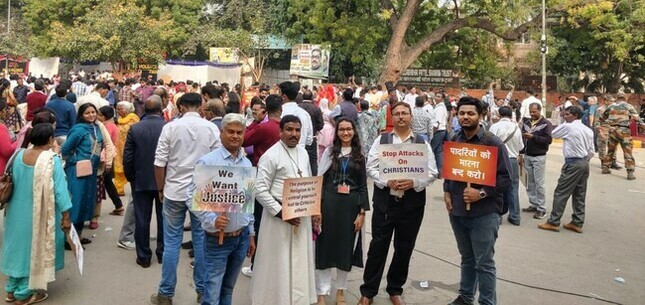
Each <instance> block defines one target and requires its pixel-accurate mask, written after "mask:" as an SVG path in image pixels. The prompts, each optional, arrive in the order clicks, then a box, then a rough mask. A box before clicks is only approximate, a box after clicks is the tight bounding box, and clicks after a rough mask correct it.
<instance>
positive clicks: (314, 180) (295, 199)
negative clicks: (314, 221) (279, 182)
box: [282, 176, 323, 220]
mask: <svg viewBox="0 0 645 305" xmlns="http://www.w3.org/2000/svg"><path fill="white" fill-rule="evenodd" d="M322 183H323V177H322V176H315V177H307V178H293V179H285V180H284V188H283V190H282V219H283V220H289V219H294V218H299V217H307V216H314V215H320V199H321V197H322Z"/></svg>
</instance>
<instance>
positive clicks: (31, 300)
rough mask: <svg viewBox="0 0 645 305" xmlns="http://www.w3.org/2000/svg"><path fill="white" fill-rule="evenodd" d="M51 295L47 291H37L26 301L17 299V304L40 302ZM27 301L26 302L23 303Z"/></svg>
mask: <svg viewBox="0 0 645 305" xmlns="http://www.w3.org/2000/svg"><path fill="white" fill-rule="evenodd" d="M48 297H49V295H48V294H47V293H45V292H36V293H34V294H32V295H31V296H30V297H29V298H27V299H26V300H24V301H16V305H29V304H36V303H40V302H42V301H44V300H47V298H48ZM23 302H25V303H23Z"/></svg>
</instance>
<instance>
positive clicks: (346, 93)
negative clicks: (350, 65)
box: [343, 88, 354, 101]
mask: <svg viewBox="0 0 645 305" xmlns="http://www.w3.org/2000/svg"><path fill="white" fill-rule="evenodd" d="M352 97H354V90H352V89H350V88H347V89H345V91H343V100H345V101H351V100H352Z"/></svg>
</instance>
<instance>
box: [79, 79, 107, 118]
mask: <svg viewBox="0 0 645 305" xmlns="http://www.w3.org/2000/svg"><path fill="white" fill-rule="evenodd" d="M109 91H110V86H109V85H108V84H107V83H98V84H96V86H95V87H94V91H92V93H90V94H86V95H83V96H80V97H78V99H77V100H76V103H75V104H74V107H76V111H78V108H79V107H81V105H83V104H86V103H92V104H94V106H95V107H96V109H101V107H103V106H110V102H108V101H107V100H106V99H105V97H106V96H107V94H108V92H109Z"/></svg>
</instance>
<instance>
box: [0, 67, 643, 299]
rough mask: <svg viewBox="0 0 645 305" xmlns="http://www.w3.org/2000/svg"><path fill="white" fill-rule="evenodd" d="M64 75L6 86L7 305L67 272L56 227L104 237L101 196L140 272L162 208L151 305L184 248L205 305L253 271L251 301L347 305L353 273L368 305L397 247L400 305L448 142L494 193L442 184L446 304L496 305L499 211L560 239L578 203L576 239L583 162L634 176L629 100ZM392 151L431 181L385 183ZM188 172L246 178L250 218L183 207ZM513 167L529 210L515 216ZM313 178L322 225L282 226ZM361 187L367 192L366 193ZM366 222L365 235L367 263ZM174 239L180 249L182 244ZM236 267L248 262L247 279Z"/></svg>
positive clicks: (1, 105)
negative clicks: (456, 265)
mask: <svg viewBox="0 0 645 305" xmlns="http://www.w3.org/2000/svg"><path fill="white" fill-rule="evenodd" d="M90 75H91V76H90ZM70 76H71V79H69V80H68V79H61V78H60V77H54V79H53V81H50V80H43V79H31V78H27V79H24V78H22V77H18V76H15V77H12V80H11V81H10V80H6V79H2V80H0V96H1V97H2V99H0V175H2V174H4V173H5V169H6V171H7V172H8V173H10V174H11V175H12V176H11V179H12V181H13V183H14V191H13V195H12V197H11V199H10V201H9V202H8V203H7V205H6V214H5V215H6V217H5V232H4V236H5V237H4V243H3V245H2V254H3V256H2V257H3V259H2V262H1V264H0V268H1V271H2V272H3V273H5V274H6V275H7V276H8V282H7V285H6V286H5V289H6V292H7V296H6V300H7V301H8V302H15V304H19V305H24V304H33V303H37V302H40V301H43V300H45V299H47V297H48V295H47V293H46V288H47V283H48V282H51V281H53V279H54V272H55V271H56V270H59V269H61V268H62V267H63V261H64V260H63V257H64V250H63V249H67V250H71V249H72V246H71V245H70V244H68V243H67V242H66V241H65V237H64V236H65V233H67V232H69V230H70V229H71V227H72V226H73V227H74V229H75V230H76V232H77V233H78V234H79V236H80V242H81V244H83V245H86V246H87V245H88V244H90V243H91V242H92V241H91V240H90V239H88V238H85V237H83V231H84V229H85V226H86V224H87V225H88V229H90V230H95V229H97V228H98V227H99V224H100V217H101V215H100V211H101V203H102V201H103V200H105V199H106V198H107V197H109V198H110V199H111V201H112V204H113V205H114V209H113V210H112V212H110V215H114V216H124V221H123V227H122V229H121V232H120V236H119V239H118V241H117V245H118V247H120V248H123V249H127V250H135V252H136V263H137V264H138V265H139V266H141V267H142V268H148V267H150V266H151V264H152V261H153V251H152V249H151V246H150V223H151V219H152V213H153V210H154V212H155V214H156V223H157V239H156V247H155V252H154V254H155V256H156V259H157V262H158V263H159V264H161V265H162V267H161V270H162V272H161V279H160V283H159V289H158V291H157V293H155V294H154V295H152V296H151V298H150V302H151V303H152V304H162V305H167V304H172V303H173V297H174V295H175V288H176V285H177V267H178V264H179V253H180V249H182V248H188V249H190V250H191V256H192V257H194V261H193V262H191V266H193V268H194V271H193V281H194V288H195V292H196V301H197V303H199V304H203V305H214V304H233V303H234V302H233V300H232V297H233V290H234V287H235V283H236V281H237V278H238V275H239V274H243V275H246V276H250V277H252V287H253V289H252V303H253V304H257V305H263V304H267V305H269V304H298V305H299V304H303V305H304V304H313V303H316V304H319V305H322V304H326V302H327V301H328V300H329V299H330V298H331V295H332V292H333V291H332V287H334V288H335V289H336V291H335V297H334V300H335V302H336V304H346V300H345V291H346V290H347V289H348V286H347V276H348V273H349V272H350V271H351V270H352V268H353V267H359V268H364V270H363V284H362V285H361V286H360V295H361V298H360V300H359V302H358V304H359V305H368V304H370V303H371V302H372V299H373V298H374V297H375V296H376V295H377V294H378V293H379V286H380V283H381V279H382V278H383V273H384V271H385V267H386V265H387V259H388V251H389V248H390V244H391V243H392V240H393V245H394V255H393V257H392V259H391V262H390V265H389V269H388V271H387V276H386V279H387V286H386V291H387V293H388V294H389V296H390V300H391V301H392V304H395V305H399V304H405V302H404V300H403V299H402V295H403V286H404V284H405V283H406V281H407V277H408V270H409V267H410V259H411V256H412V252H413V249H414V247H415V243H416V240H417V237H418V235H419V230H420V227H421V223H422V221H423V217H424V211H425V204H426V202H427V200H426V188H427V187H428V186H429V185H430V184H432V183H433V182H434V181H436V180H437V179H442V175H441V173H442V169H443V158H444V157H443V145H444V143H445V142H446V141H451V142H458V143H468V144H476V145H486V146H493V147H496V148H497V150H498V151H499V155H498V158H497V164H496V168H497V174H496V186H494V187H491V186H484V185H477V184H472V185H471V184H466V183H465V182H459V181H454V180H448V179H444V181H443V187H442V188H443V191H444V196H443V197H444V203H445V205H446V210H447V212H448V214H449V218H450V224H451V226H452V229H453V232H454V235H455V239H456V241H457V247H458V250H459V253H460V255H461V269H462V270H461V281H460V289H459V291H458V293H459V294H458V296H457V297H456V299H455V300H454V301H453V302H451V303H450V304H451V305H468V304H473V303H474V302H475V296H476V292H477V291H479V294H478V298H479V299H478V302H479V304H496V286H495V282H496V271H495V261H494V257H493V254H494V247H495V241H496V239H497V236H498V234H497V233H498V230H499V226H500V225H501V224H502V220H503V217H502V216H501V215H504V214H506V210H508V216H507V221H508V222H509V223H511V224H513V225H516V226H519V225H520V222H521V212H525V213H531V214H533V217H534V218H537V219H545V218H547V217H548V219H547V220H546V222H545V223H543V224H540V225H539V228H540V229H544V230H550V231H559V230H560V224H561V218H562V216H563V213H564V210H565V207H566V202H567V200H568V198H569V197H573V211H574V213H573V215H572V219H571V222H569V223H567V224H565V225H564V228H565V229H568V230H571V231H574V232H577V233H582V232H583V229H582V228H583V225H584V216H585V215H584V210H585V194H586V183H587V179H588V177H589V160H590V159H591V158H592V157H593V156H594V155H595V152H596V150H597V151H598V154H599V157H600V158H601V161H602V173H603V174H606V173H609V172H610V168H616V167H617V164H615V162H614V161H615V151H616V147H617V145H619V144H620V145H621V146H622V148H623V152H624V155H625V167H626V169H627V178H628V179H629V180H633V179H635V176H634V169H635V164H634V159H633V157H632V156H631V138H630V134H629V130H628V128H629V124H630V121H632V120H634V121H636V122H638V124H640V125H645V123H643V120H642V119H641V118H640V117H639V116H638V113H637V112H636V110H635V109H634V108H633V106H631V105H630V104H628V103H627V102H626V101H625V95H624V94H623V93H618V94H616V95H615V96H609V95H608V96H604V97H603V100H602V101H598V98H596V97H592V98H588V99H587V100H586V101H585V100H578V99H577V98H575V97H572V98H570V105H569V104H567V105H563V106H562V107H561V113H562V119H563V122H559V124H557V127H555V128H554V126H553V124H552V122H551V121H550V120H548V119H546V118H545V106H546V105H543V104H542V102H541V101H540V100H539V99H538V98H536V96H535V94H534V93H533V92H531V91H529V92H527V95H528V96H527V98H526V99H524V100H523V101H516V100H512V99H511V97H512V93H513V92H512V91H511V93H509V94H508V95H506V96H505V97H496V96H495V92H494V89H495V84H491V86H490V88H489V89H490V90H489V91H488V92H487V94H486V95H485V96H483V97H482V98H481V99H478V98H474V97H470V96H467V95H466V94H465V93H462V94H461V95H459V96H451V95H448V94H446V93H445V92H443V91H437V92H434V90H433V89H431V88H430V89H429V90H425V91H423V90H420V88H416V87H410V88H404V87H396V86H394V85H393V84H391V83H387V84H384V85H377V86H369V87H367V86H365V87H363V86H359V85H356V84H354V83H352V84H349V85H343V86H333V85H320V86H315V87H312V88H311V89H310V88H308V87H307V86H301V85H300V83H298V82H290V81H287V82H283V83H280V84H278V85H275V86H273V87H270V86H266V85H260V84H259V85H258V90H257V91H258V96H256V97H254V98H253V99H252V100H251V101H250V103H248V105H246V104H245V103H243V102H242V100H241V98H240V96H241V87H240V86H239V85H236V86H235V87H234V89H233V90H230V89H229V87H228V84H218V83H217V82H208V83H206V84H203V86H202V85H201V84H197V83H194V82H190V81H186V82H176V83H175V82H170V83H169V84H165V83H164V82H163V81H161V80H159V81H156V82H155V81H153V80H151V79H143V78H142V79H139V80H135V79H132V78H126V79H124V80H119V81H117V80H114V79H110V78H109V76H110V75H109V73H101V74H99V73H92V74H89V75H81V74H72V75H70ZM105 77H108V78H107V79H105ZM598 104H599V106H600V107H594V105H598ZM626 128H627V129H626ZM594 137H596V138H594ZM554 138H561V139H563V141H564V144H563V155H564V158H565V159H564V165H563V167H562V172H561V176H560V178H559V180H558V185H557V187H556V189H555V191H554V198H553V206H552V209H551V212H550V214H549V213H547V204H546V198H545V194H546V192H545V168H546V154H547V152H548V150H549V147H550V145H551V143H552V140H553V139H554ZM399 143H409V144H418V145H425V146H426V147H427V151H428V152H429V156H428V160H427V164H426V165H425V166H426V168H425V170H426V172H427V173H428V174H427V177H425V176H424V178H423V179H398V180H384V179H381V178H380V177H379V176H380V171H379V162H380V157H379V153H378V151H379V147H380V145H387V144H399ZM596 143H597V144H598V145H596ZM198 164H199V165H202V164H203V165H214V166H229V167H256V168H257V177H256V182H255V187H254V189H253V193H254V196H255V202H254V203H251V204H253V205H254V212H253V213H242V212H240V213H215V212H196V211H194V210H192V208H191V207H192V194H193V192H194V191H195V182H194V180H193V176H194V173H195V166H196V165H198ZM522 171H524V172H526V176H527V182H526V192H527V195H528V198H529V202H528V205H527V207H525V208H523V209H520V201H519V195H518V193H519V188H520V183H519V180H520V172H522ZM311 176H322V177H323V187H322V189H321V190H320V191H321V197H322V202H321V215H314V216H311V217H301V218H296V219H290V220H286V221H285V220H283V219H282V199H283V198H282V195H283V189H284V183H285V180H286V179H290V178H304V177H311ZM368 183H373V184H374V188H373V191H372V193H371V194H369V191H368ZM128 184H129V185H130V190H131V192H130V196H129V197H130V198H128V199H127V200H125V197H124V196H125V195H126V191H125V190H126V186H127V185H128ZM106 195H107V196H106ZM122 197H123V199H122ZM370 198H371V200H370ZM123 200H125V202H127V204H124V201H123ZM370 201H371V203H372V204H371V205H370ZM471 204H472V209H469V208H466V207H467V206H470V205H471ZM370 210H371V212H370V215H371V217H372V218H371V219H372V220H371V224H372V228H371V232H372V238H371V240H370V241H369V245H368V246H367V247H368V249H369V250H368V251H367V257H365V258H364V257H363V250H362V249H363V244H365V236H364V230H363V229H364V228H363V227H364V224H365V217H366V213H367V212H368V211H370ZM186 215H188V216H189V218H190V226H189V227H187V228H185V227H184V222H185V218H186ZM26 219H28V220H29V221H24V220H26ZM186 229H188V230H190V231H191V241H189V242H183V235H184V230H186ZM260 233H261V234H260ZM260 236H261V237H262V238H260ZM222 238H223V242H221V239H222ZM88 247H89V246H88ZM7 253H11V255H5V254H7ZM17 253H19V254H17ZM90 253H91V249H90ZM89 255H91V254H89ZM246 257H250V258H251V265H250V266H247V267H244V266H243V263H244V261H245V258H246ZM333 273H335V280H332V278H333ZM332 282H333V285H332Z"/></svg>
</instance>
